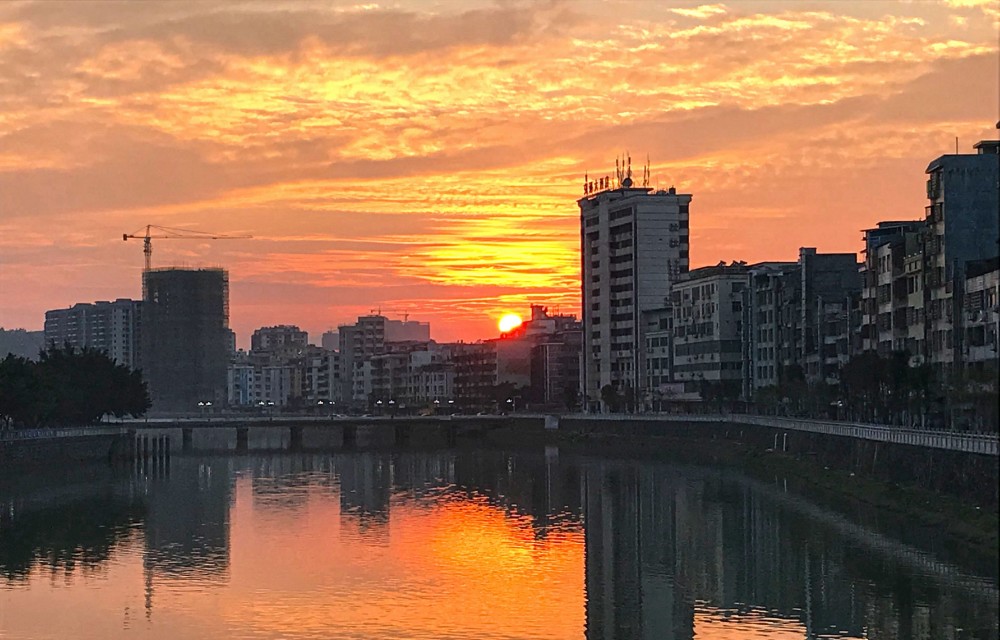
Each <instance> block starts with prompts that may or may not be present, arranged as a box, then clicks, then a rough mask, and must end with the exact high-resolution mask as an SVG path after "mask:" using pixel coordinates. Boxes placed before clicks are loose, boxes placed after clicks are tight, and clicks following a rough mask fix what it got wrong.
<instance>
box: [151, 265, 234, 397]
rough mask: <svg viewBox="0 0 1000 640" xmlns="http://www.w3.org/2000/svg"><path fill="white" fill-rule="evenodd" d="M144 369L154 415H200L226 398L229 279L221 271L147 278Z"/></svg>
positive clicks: (165, 272) (164, 272)
mask: <svg viewBox="0 0 1000 640" xmlns="http://www.w3.org/2000/svg"><path fill="white" fill-rule="evenodd" d="M143 284H144V286H143V289H144V291H145V292H146V299H145V306H144V309H143V312H144V315H143V331H142V366H143V370H144V372H145V377H146V381H147V382H148V383H149V391H150V396H151V398H152V401H153V410H154V411H168V412H191V411H196V410H197V406H198V403H199V402H212V403H214V404H220V403H222V402H223V401H224V400H225V398H226V368H227V366H228V363H229V347H228V342H229V332H228V329H229V275H228V274H227V273H226V271H224V270H223V269H155V270H152V271H147V272H146V273H145V274H143Z"/></svg>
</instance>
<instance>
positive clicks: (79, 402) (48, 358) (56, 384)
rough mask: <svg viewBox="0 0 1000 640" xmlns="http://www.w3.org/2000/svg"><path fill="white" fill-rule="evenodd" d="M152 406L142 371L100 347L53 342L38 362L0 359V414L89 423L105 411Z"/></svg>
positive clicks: (34, 423)
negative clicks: (89, 347) (117, 362)
mask: <svg viewBox="0 0 1000 640" xmlns="http://www.w3.org/2000/svg"><path fill="white" fill-rule="evenodd" d="M150 406H151V403H150V400H149V392H148V390H147V388H146V383H145V382H144V381H143V380H142V374H141V373H140V372H138V371H130V370H129V369H128V368H127V367H125V366H123V365H119V364H116V363H115V361H114V360H112V359H111V358H109V357H108V356H107V355H106V354H105V353H103V352H101V351H97V350H95V349H88V348H84V349H81V350H79V351H78V350H76V349H75V348H73V347H71V346H66V347H63V348H57V347H55V346H50V347H49V348H48V349H46V350H45V351H43V352H41V354H40V355H39V360H38V362H32V361H30V360H26V359H24V358H18V357H15V356H8V357H7V358H5V359H4V360H3V361H2V362H0V416H3V419H4V422H6V423H8V424H14V425H22V426H27V427H39V426H48V425H54V424H60V425H86V424H93V423H95V422H98V421H99V420H100V419H101V417H102V416H103V415H105V414H111V415H114V416H116V417H124V416H126V415H133V416H139V415H142V414H144V413H145V412H146V411H147V410H148V409H149V407H150Z"/></svg>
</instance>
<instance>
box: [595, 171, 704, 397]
mask: <svg viewBox="0 0 1000 640" xmlns="http://www.w3.org/2000/svg"><path fill="white" fill-rule="evenodd" d="M691 197H692V196H691V195H690V194H679V193H677V191H676V189H674V188H673V187H671V188H670V189H668V190H653V189H650V188H647V187H645V186H643V187H634V186H633V184H632V179H631V176H630V172H629V174H625V175H624V177H622V176H621V175H619V177H618V179H617V180H616V181H614V183H612V181H611V180H610V178H604V179H600V180H598V181H596V182H593V183H591V182H588V184H587V186H586V187H585V195H584V197H583V198H581V199H580V200H578V201H577V204H578V205H579V207H580V246H581V251H580V255H581V261H582V265H581V267H582V268H581V271H582V275H583V281H582V289H583V290H582V301H583V332H584V335H583V352H584V358H583V364H582V366H581V387H582V391H583V394H584V397H585V399H586V402H585V404H586V408H587V410H589V411H600V410H602V409H603V408H604V407H603V406H602V405H603V402H602V400H601V389H602V388H604V387H605V386H607V385H610V386H612V387H614V388H616V389H617V390H619V391H622V390H625V389H632V390H633V391H634V392H635V391H638V392H640V393H645V389H646V388H647V387H648V384H649V383H648V380H647V378H646V371H647V369H646V363H645V354H646V338H645V336H644V335H643V331H644V329H645V327H644V325H643V315H642V314H643V313H644V312H645V311H649V310H652V309H662V308H663V307H665V306H666V305H667V303H666V301H667V300H668V299H669V297H670V287H671V285H672V284H674V283H675V282H676V281H677V279H678V278H679V276H680V275H681V274H684V273H686V272H687V271H688V264H689V255H688V251H689V248H688V247H689V234H688V226H689V216H690V210H689V207H690V203H691Z"/></svg>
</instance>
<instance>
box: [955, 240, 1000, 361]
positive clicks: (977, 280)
mask: <svg viewBox="0 0 1000 640" xmlns="http://www.w3.org/2000/svg"><path fill="white" fill-rule="evenodd" d="M964 289H965V297H964V300H963V302H962V318H963V320H964V325H965V327H964V328H965V332H964V333H965V336H964V340H963V345H964V347H965V353H964V358H963V361H964V364H965V367H966V369H968V370H970V371H974V370H979V371H990V372H992V373H993V376H994V380H995V376H996V375H997V372H1000V351H998V347H997V340H998V336H1000V259H998V258H993V259H991V260H980V261H976V262H970V263H968V264H967V265H966V269H965V287H964Z"/></svg>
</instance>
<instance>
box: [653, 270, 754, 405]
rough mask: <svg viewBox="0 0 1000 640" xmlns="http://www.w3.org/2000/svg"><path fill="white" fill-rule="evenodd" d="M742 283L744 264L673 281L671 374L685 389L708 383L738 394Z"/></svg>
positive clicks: (741, 331) (740, 361) (741, 330)
mask: <svg viewBox="0 0 1000 640" xmlns="http://www.w3.org/2000/svg"><path fill="white" fill-rule="evenodd" d="M746 286H747V267H746V265H745V264H743V263H733V264H731V265H725V264H720V265H718V266H715V267H703V268H701V269H695V270H693V271H691V272H689V273H687V274H686V275H684V276H682V277H681V279H680V281H679V282H677V283H676V284H674V286H673V290H672V294H671V296H672V298H671V300H672V305H671V306H672V308H673V325H674V339H673V354H674V355H673V373H674V380H675V381H677V382H683V383H685V388H686V390H688V391H693V390H698V387H700V386H703V383H711V384H715V385H721V386H722V387H725V390H726V391H727V392H728V395H730V396H733V397H735V396H738V395H739V394H740V393H741V392H742V386H743V385H742V378H743V343H742V338H743V298H744V290H745V289H746Z"/></svg>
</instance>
